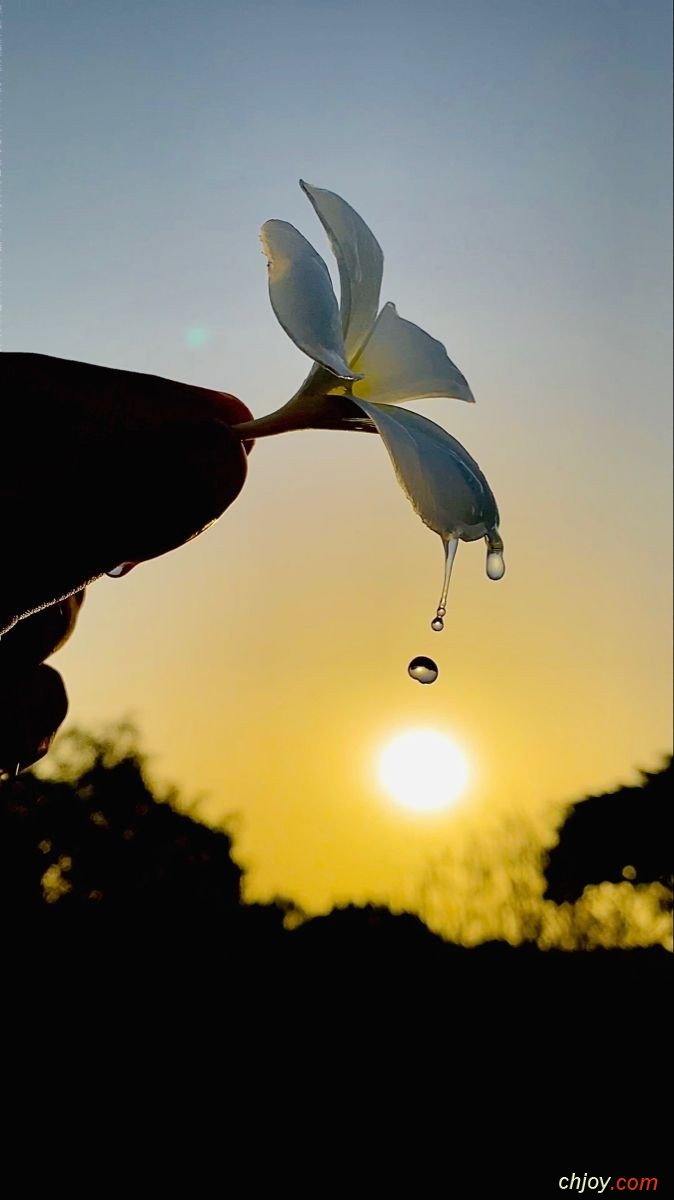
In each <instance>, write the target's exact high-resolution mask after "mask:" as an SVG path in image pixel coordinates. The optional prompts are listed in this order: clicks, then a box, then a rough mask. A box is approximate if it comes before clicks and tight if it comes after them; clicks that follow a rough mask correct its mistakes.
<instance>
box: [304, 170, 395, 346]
mask: <svg viewBox="0 0 674 1200" xmlns="http://www.w3.org/2000/svg"><path fill="white" fill-rule="evenodd" d="M300 187H301V188H302V190H303V191H304V192H305V193H306V195H307V196H308V197H309V199H310V201H311V203H312V204H313V206H314V209H315V210H316V215H317V216H318V219H319V221H320V222H321V224H322V226H323V228H324V229H325V232H326V233H327V235H328V238H329V240H330V245H331V246H332V249H333V252H334V255H335V258H336V259H337V266H338V267H339V283H340V289H341V300H340V309H341V314H342V330H343V332H344V341H345V343H346V353H347V357H348V359H349V361H351V359H352V358H353V356H354V355H355V354H357V353H358V351H359V350H360V349H361V348H362V346H363V344H364V343H365V341H366V340H367V338H368V336H369V334H370V332H371V330H372V326H373V325H374V323H375V320H376V317H377V312H378V310H379V290H380V288H381V277H382V271H383V269H384V255H383V254H382V251H381V246H380V245H379V242H378V241H377V239H376V238H375V236H374V234H373V233H372V232H371V230H369V229H368V227H367V225H366V224H365V222H364V220H363V218H362V217H359V216H358V213H357V212H356V211H355V210H354V209H353V208H351V205H350V204H347V203H346V201H345V200H342V198H341V196H336V195H335V193H334V192H327V191H326V190H325V188H316V187H311V185H310V184H308V183H305V182H304V180H303V179H300Z"/></svg>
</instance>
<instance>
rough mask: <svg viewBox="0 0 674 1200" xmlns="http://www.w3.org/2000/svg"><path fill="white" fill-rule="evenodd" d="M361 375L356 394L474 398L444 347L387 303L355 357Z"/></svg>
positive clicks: (385, 399)
mask: <svg viewBox="0 0 674 1200" xmlns="http://www.w3.org/2000/svg"><path fill="white" fill-rule="evenodd" d="M352 365H353V368H354V370H357V371H360V372H361V374H362V375H363V376H364V378H363V380H362V382H360V383H359V384H358V385H357V386H356V387H355V388H354V389H353V392H354V395H355V396H358V397H362V398H363V399H364V400H372V401H374V402H375V403H387V404H398V403H401V402H402V401H405V400H421V399H423V398H424V397H426V396H450V397H452V398H453V399H455V400H467V401H469V402H470V403H474V402H475V397H474V396H473V393H472V392H471V390H470V388H469V386H468V383H467V382H466V380H465V379H464V377H463V375H462V374H461V372H460V371H459V369H458V367H455V366H454V363H453V362H451V360H450V359H449V358H448V357H447V351H446V350H445V347H444V346H443V345H442V342H438V341H436V340H435V338H432V337H431V336H430V334H428V333H424V331H423V329H420V328H419V326H418V325H413V324H412V322H411V321H405V320H404V319H403V317H399V316H398V314H397V312H396V308H395V305H394V304H385V305H384V307H383V309H382V310H381V312H380V314H379V317H378V319H377V323H376V325H375V327H374V329H373V330H372V335H371V337H370V338H369V340H368V341H367V342H366V343H365V346H364V347H363V349H362V350H361V352H360V354H358V355H357V356H356V357H355V358H354V359H353V360H352Z"/></svg>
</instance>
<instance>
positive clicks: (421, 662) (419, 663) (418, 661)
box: [407, 654, 438, 683]
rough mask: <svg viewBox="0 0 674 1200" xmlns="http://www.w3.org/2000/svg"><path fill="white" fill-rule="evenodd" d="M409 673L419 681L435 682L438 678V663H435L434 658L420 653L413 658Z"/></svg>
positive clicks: (408, 669)
mask: <svg viewBox="0 0 674 1200" xmlns="http://www.w3.org/2000/svg"><path fill="white" fill-rule="evenodd" d="M407 673H408V675H410V676H411V678H412V679H416V680H417V683H435V681H436V679H437V678H438V667H437V663H434V662H433V659H432V658H426V657H425V655H423V654H419V655H418V656H417V658H413V659H412V661H411V663H410V665H409V666H408V668H407Z"/></svg>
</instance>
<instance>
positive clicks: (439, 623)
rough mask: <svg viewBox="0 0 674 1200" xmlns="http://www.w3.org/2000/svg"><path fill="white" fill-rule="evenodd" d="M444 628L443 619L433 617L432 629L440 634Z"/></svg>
mask: <svg viewBox="0 0 674 1200" xmlns="http://www.w3.org/2000/svg"><path fill="white" fill-rule="evenodd" d="M444 628H445V622H444V621H443V619H442V617H433V620H432V621H431V629H433V630H435V632H436V633H440V631H441V630H442V629H444Z"/></svg>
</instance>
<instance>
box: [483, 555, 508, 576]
mask: <svg viewBox="0 0 674 1200" xmlns="http://www.w3.org/2000/svg"><path fill="white" fill-rule="evenodd" d="M487 575H488V576H489V578H490V579H503V576H504V575H505V562H504V561H503V553H502V551H501V550H490V551H489V553H488V555H487Z"/></svg>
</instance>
